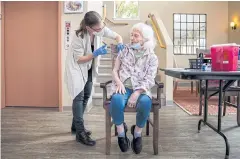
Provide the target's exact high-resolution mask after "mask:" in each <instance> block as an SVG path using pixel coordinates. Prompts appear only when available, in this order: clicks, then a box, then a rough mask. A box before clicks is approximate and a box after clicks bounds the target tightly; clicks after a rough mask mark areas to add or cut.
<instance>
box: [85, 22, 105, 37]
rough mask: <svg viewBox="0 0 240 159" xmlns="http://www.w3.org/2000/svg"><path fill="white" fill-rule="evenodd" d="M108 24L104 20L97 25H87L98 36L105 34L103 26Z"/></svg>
mask: <svg viewBox="0 0 240 159" xmlns="http://www.w3.org/2000/svg"><path fill="white" fill-rule="evenodd" d="M105 26H106V24H105V23H104V22H101V23H99V24H97V25H94V26H92V27H89V26H87V30H88V31H89V32H90V33H92V34H93V35H96V36H103V34H104V32H103V28H104V27H105Z"/></svg>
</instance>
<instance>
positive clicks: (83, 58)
mask: <svg viewBox="0 0 240 159" xmlns="http://www.w3.org/2000/svg"><path fill="white" fill-rule="evenodd" d="M93 58H94V56H93V54H89V55H86V56H81V57H79V58H78V60H77V63H78V64H81V63H86V62H88V61H91V60H92V59H93Z"/></svg>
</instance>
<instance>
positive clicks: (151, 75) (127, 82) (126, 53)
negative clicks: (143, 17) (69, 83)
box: [110, 23, 158, 154]
mask: <svg viewBox="0 0 240 159" xmlns="http://www.w3.org/2000/svg"><path fill="white" fill-rule="evenodd" d="M155 44H156V43H155V38H154V32H153V30H152V28H151V27H150V26H148V25H146V24H144V23H138V24H135V25H134V26H133V27H132V29H131V42H130V44H128V45H126V46H125V48H124V49H123V50H122V52H121V53H120V54H119V55H118V57H117V58H116V61H115V66H114V69H113V83H112V97H111V105H110V114H111V117H112V119H113V122H114V124H115V125H116V126H117V132H118V144H119V147H120V149H121V151H122V152H126V151H127V150H128V148H129V145H130V141H129V139H128V137H127V135H126V134H127V125H126V124H125V123H124V108H125V106H129V107H136V111H137V115H136V125H133V126H132V127H131V134H132V135H133V140H132V142H131V147H132V150H133V151H134V152H135V153H136V154H139V153H140V152H141V150H142V136H141V133H142V128H143V127H144V126H145V124H146V121H147V119H148V117H149V113H150V111H151V106H152V100H151V98H152V96H151V88H152V87H153V86H154V85H155V81H154V79H155V77H156V73H157V68H158V58H157V56H156V55H155V54H154V48H155Z"/></svg>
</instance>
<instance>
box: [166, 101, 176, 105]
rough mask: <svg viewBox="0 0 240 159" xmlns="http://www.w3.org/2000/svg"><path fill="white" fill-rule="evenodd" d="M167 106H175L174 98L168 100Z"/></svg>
mask: <svg viewBox="0 0 240 159" xmlns="http://www.w3.org/2000/svg"><path fill="white" fill-rule="evenodd" d="M166 106H175V105H174V102H173V100H167V101H166Z"/></svg>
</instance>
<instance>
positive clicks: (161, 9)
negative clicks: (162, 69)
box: [104, 1, 229, 67]
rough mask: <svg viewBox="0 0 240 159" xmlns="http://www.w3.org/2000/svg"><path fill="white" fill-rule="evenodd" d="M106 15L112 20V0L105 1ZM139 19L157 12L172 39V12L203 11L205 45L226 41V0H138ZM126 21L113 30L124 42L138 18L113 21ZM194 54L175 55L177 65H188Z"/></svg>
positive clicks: (126, 40) (142, 19)
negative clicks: (208, 0)
mask: <svg viewBox="0 0 240 159" xmlns="http://www.w3.org/2000/svg"><path fill="white" fill-rule="evenodd" d="M104 4H106V5H107V17H108V18H109V19H111V20H113V19H112V18H113V12H114V9H113V6H114V2H113V1H105V2H104ZM139 8H140V21H143V22H145V21H146V20H147V19H148V14H149V13H150V12H153V11H154V12H157V13H158V15H159V16H160V17H161V19H162V21H163V23H164V25H165V27H166V28H167V31H168V33H169V35H170V37H171V39H172V40H173V13H196V14H197V13H203V14H207V46H208V47H209V46H211V45H212V44H216V43H226V42H228V25H229V24H228V2H219V1H212V2H204V1H192V2H191V1H179V2H174V1H139ZM115 22H128V23H129V25H127V26H114V27H112V28H113V30H115V31H116V32H118V33H119V34H120V35H122V36H123V38H124V42H125V43H127V42H129V29H130V28H131V26H132V25H133V24H135V23H137V22H139V21H138V20H132V21H115ZM193 57H196V56H195V55H176V61H177V63H178V65H179V67H186V66H188V59H189V58H193Z"/></svg>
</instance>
